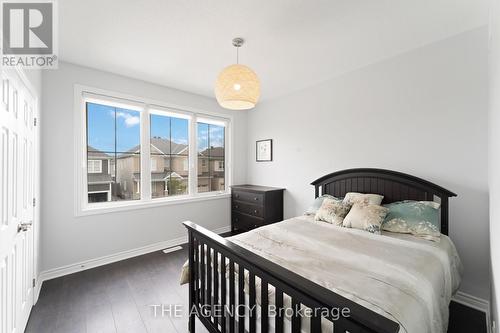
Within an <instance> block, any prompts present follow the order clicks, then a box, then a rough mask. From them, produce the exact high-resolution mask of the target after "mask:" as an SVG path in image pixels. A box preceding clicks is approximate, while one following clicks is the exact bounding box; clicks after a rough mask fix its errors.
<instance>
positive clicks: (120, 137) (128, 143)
mask: <svg viewBox="0 0 500 333" xmlns="http://www.w3.org/2000/svg"><path fill="white" fill-rule="evenodd" d="M140 123H141V115H140V113H139V111H132V110H125V109H118V108H117V109H116V151H117V152H121V153H138V152H140V149H141V126H140Z"/></svg>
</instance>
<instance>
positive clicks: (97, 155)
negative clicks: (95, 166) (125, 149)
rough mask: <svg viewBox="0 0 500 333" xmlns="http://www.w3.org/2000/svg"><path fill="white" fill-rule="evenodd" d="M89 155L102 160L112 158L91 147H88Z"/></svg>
mask: <svg viewBox="0 0 500 333" xmlns="http://www.w3.org/2000/svg"><path fill="white" fill-rule="evenodd" d="M87 155H88V156H91V157H92V158H102V159H108V158H112V156H111V155H108V154H106V153H104V152H102V151H100V150H98V149H96V148H94V147H92V146H90V145H87Z"/></svg>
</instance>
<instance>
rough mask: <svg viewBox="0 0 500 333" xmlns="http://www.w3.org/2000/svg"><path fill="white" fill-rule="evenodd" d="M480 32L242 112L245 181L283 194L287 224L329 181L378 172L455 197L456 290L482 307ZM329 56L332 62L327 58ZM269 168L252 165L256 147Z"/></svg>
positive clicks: (484, 204)
mask: <svg viewBox="0 0 500 333" xmlns="http://www.w3.org/2000/svg"><path fill="white" fill-rule="evenodd" d="M487 52H488V51H487V28H486V27H484V28H480V29H476V30H472V31H469V32H466V33H463V34H460V35H457V36H455V37H453V38H449V39H446V40H443V41H441V42H437V43H434V44H431V45H427V46H424V47H422V48H419V49H416V50H413V51H411V52H408V53H405V54H402V55H400V56H397V57H395V58H392V59H388V60H385V61H382V62H379V63H377V64H374V65H370V66H367V67H365V68H362V69H359V70H356V71H353V72H350V73H347V74H345V75H343V76H341V77H338V78H335V79H332V80H329V81H327V82H324V83H322V84H320V85H317V86H314V87H311V88H308V89H305V90H302V91H299V92H296V93H293V94H291V95H288V96H284V97H282V98H279V99H277V100H273V101H270V102H263V103H261V104H260V105H258V107H257V109H256V110H253V111H251V112H249V113H248V136H249V140H248V177H247V178H248V181H249V182H251V183H260V184H265V185H275V186H283V187H286V189H287V191H286V195H285V210H286V212H285V214H286V216H287V217H291V216H294V215H298V214H301V213H303V212H304V210H305V209H306V207H307V206H308V205H309V204H310V203H311V201H312V199H313V198H314V191H313V188H312V186H310V185H309V183H310V182H311V181H312V180H314V179H316V178H317V177H320V176H322V175H324V174H326V173H330V172H333V171H336V170H340V169H345V168H353V167H380V168H387V169H393V170H398V171H402V172H406V173H410V174H413V175H416V176H419V177H422V178H425V179H428V180H430V181H432V182H435V183H437V184H439V185H442V186H444V187H445V188H448V189H450V190H452V191H454V192H456V193H458V198H453V199H451V222H450V224H451V225H450V236H451V238H452V239H453V241H454V242H455V244H456V246H457V248H458V251H459V253H460V256H461V258H462V260H463V263H464V266H465V272H464V276H463V283H462V285H461V290H462V291H464V292H466V293H469V294H472V295H474V296H477V297H481V298H483V299H489V267H488V266H489V235H488V185H487V133H486V131H485V129H486V128H487V126H488V125H487V108H488V106H487V97H488V94H487V89H488V80H487V77H488V75H487ZM332 56H335V55H334V54H332ZM267 138H272V139H273V140H274V142H273V143H274V161H273V162H272V163H256V162H255V140H258V139H267Z"/></svg>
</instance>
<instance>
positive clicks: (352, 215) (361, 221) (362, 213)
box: [342, 203, 389, 234]
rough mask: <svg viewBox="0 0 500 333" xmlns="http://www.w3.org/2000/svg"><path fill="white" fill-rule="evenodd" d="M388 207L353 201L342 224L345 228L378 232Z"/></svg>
mask: <svg viewBox="0 0 500 333" xmlns="http://www.w3.org/2000/svg"><path fill="white" fill-rule="evenodd" d="M388 211H389V209H387V208H385V207H382V206H379V205H370V204H368V205H367V204H362V203H355V204H354V205H353V206H352V208H351V211H350V212H349V214H347V216H346V217H345V219H344V222H343V223H342V225H343V226H344V227H346V228H355V229H361V230H365V231H368V232H371V233H373V234H380V226H381V225H382V222H384V218H385V216H386V215H387V212H388Z"/></svg>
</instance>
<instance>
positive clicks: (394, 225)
mask: <svg viewBox="0 0 500 333" xmlns="http://www.w3.org/2000/svg"><path fill="white" fill-rule="evenodd" d="M384 207H386V208H388V209H389V213H388V214H387V216H386V218H385V220H384V224H383V225H382V229H383V230H385V231H390V232H397V233H403V234H412V235H414V236H417V237H420V238H424V239H428V240H432V241H439V238H440V236H441V232H440V225H439V207H440V204H439V203H437V202H433V201H410V200H408V201H399V202H393V203H390V204H387V205H384Z"/></svg>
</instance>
